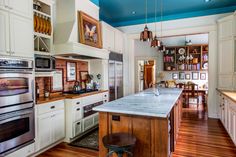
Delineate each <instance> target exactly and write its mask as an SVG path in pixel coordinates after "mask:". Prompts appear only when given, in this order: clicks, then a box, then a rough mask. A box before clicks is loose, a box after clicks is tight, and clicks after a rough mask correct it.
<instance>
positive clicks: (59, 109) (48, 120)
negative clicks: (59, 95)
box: [36, 100, 65, 151]
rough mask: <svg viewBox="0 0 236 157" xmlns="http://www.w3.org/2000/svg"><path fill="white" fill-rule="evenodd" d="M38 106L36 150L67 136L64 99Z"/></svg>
mask: <svg viewBox="0 0 236 157" xmlns="http://www.w3.org/2000/svg"><path fill="white" fill-rule="evenodd" d="M36 108H37V122H36V124H37V127H36V128H37V129H36V143H37V148H36V150H37V151H39V150H41V149H43V148H45V147H47V146H50V145H51V144H53V143H55V142H57V141H59V140H61V139H63V138H64V137H65V113H64V101H63V100H60V101H55V102H51V103H45V104H40V105H38V106H36Z"/></svg>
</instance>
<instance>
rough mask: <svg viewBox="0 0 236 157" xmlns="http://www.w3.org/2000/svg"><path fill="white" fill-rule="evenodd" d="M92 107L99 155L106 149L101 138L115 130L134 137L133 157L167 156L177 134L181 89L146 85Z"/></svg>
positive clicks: (104, 152) (171, 149) (102, 155)
mask: <svg viewBox="0 0 236 157" xmlns="http://www.w3.org/2000/svg"><path fill="white" fill-rule="evenodd" d="M94 110H95V111H98V112H99V157H104V156H106V154H107V152H108V150H107V149H106V148H105V147H104V145H103V143H102V138H103V137H104V136H105V135H107V134H111V133H118V132H125V133H131V134H133V135H134V136H135V137H136V138H137V143H136V146H135V148H134V151H133V152H134V156H135V157H168V156H169V155H170V154H171V152H173V151H174V147H175V143H176V139H177V137H178V130H179V126H180V121H181V111H182V89H177V88H172V89H170V88H168V89H167V88H158V89H157V88H150V89H147V90H145V91H143V92H140V93H137V94H134V95H130V96H126V97H124V98H121V99H118V100H115V101H112V102H109V103H106V104H104V105H101V106H98V107H96V108H94ZM113 156H115V155H113Z"/></svg>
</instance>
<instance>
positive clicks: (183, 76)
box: [179, 72, 185, 80]
mask: <svg viewBox="0 0 236 157" xmlns="http://www.w3.org/2000/svg"><path fill="white" fill-rule="evenodd" d="M184 78H185V72H179V79H180V80H184Z"/></svg>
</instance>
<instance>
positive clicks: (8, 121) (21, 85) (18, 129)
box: [0, 58, 35, 156]
mask: <svg viewBox="0 0 236 157" xmlns="http://www.w3.org/2000/svg"><path fill="white" fill-rule="evenodd" d="M34 136H35V129H34V75H33V61H32V60H22V59H14V58H0V156H1V155H4V154H6V153H9V152H11V151H13V150H16V149H18V148H21V147H22V146H24V145H26V144H28V143H31V142H33V141H34Z"/></svg>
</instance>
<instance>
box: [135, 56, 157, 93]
mask: <svg viewBox="0 0 236 157" xmlns="http://www.w3.org/2000/svg"><path fill="white" fill-rule="evenodd" d="M136 73H137V83H136V92H140V91H143V90H145V89H147V88H150V87H151V86H152V85H153V84H155V83H156V60H154V59H138V60H137V70H136Z"/></svg>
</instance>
